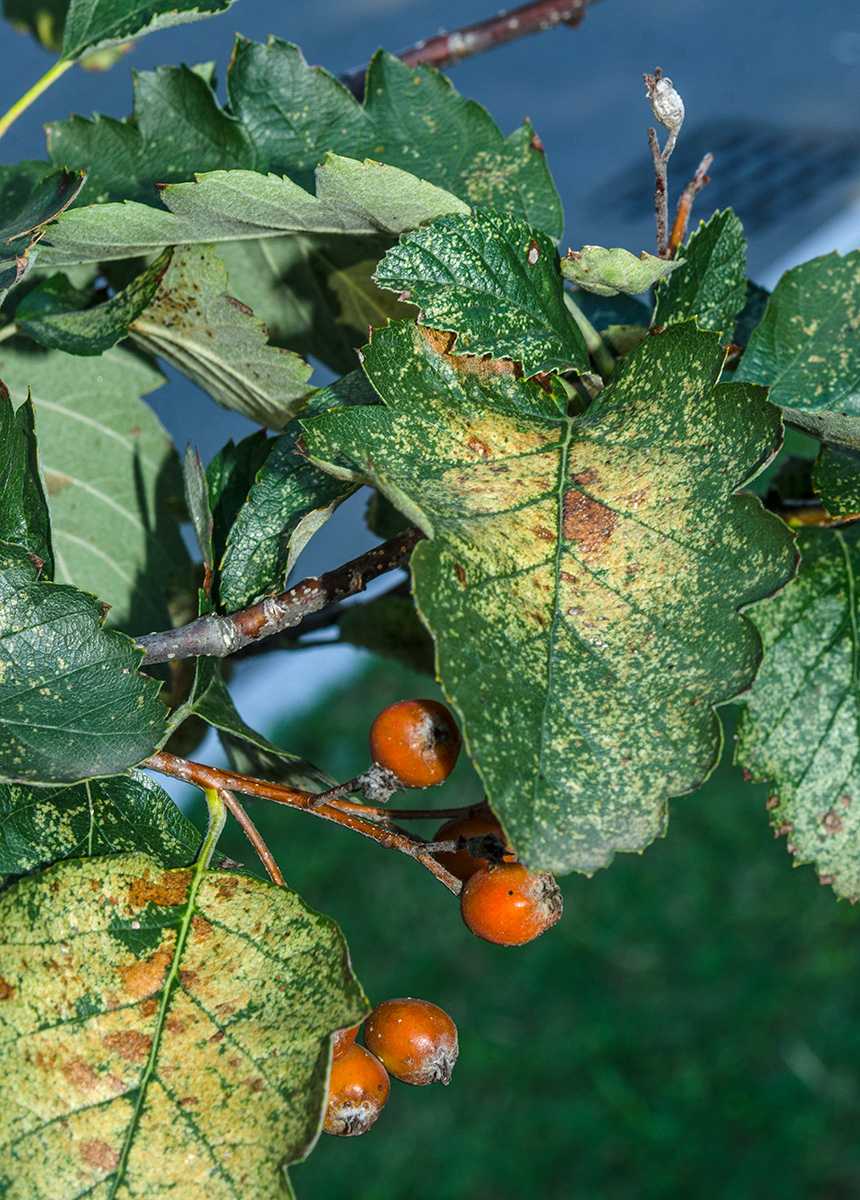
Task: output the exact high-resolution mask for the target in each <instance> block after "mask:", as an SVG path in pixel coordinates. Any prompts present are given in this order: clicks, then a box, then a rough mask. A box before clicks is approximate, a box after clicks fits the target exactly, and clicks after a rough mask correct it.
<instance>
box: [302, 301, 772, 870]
mask: <svg viewBox="0 0 860 1200" xmlns="http://www.w3.org/2000/svg"><path fill="white" fill-rule="evenodd" d="M435 346H439V347H440V349H441V348H443V346H444V339H442V338H440V335H438V334H434V333H431V332H428V331H424V332H422V331H421V330H420V329H419V328H418V327H416V326H410V325H400V326H392V327H390V328H389V329H387V330H384V331H382V332H380V333H377V334H375V335H374V338H373V342H372V344H371V346H370V347H369V348H368V349H367V351H366V358H365V370H366V371H367V373H368V375H369V377H370V379H371V382H372V383H373V385H374V387H375V388H376V390H377V391H378V392H379V394H380V396H381V397H382V398H383V399H384V401H385V405H386V407H382V406H379V407H373V406H371V407H364V408H362V409H351V410H339V411H335V412H331V413H328V414H326V415H325V416H322V417H319V418H317V419H316V420H314V421H309V422H307V425H306V429H307V432H306V441H307V445H308V449H309V452H310V454H311V457H312V458H313V459H314V460H315V461H318V462H320V463H321V464H322V465H325V466H326V467H327V469H329V470H331V471H333V472H335V473H341V474H344V475H352V476H354V477H358V478H362V479H367V480H370V481H371V482H373V484H374V485H375V486H376V487H378V488H379V489H380V490H381V491H383V492H384V493H385V494H386V495H387V496H388V497H389V498H390V499H391V500H392V501H393V502H394V503H395V504H397V506H398V507H399V508H400V509H401V510H402V511H404V512H405V513H407V514H408V515H409V516H410V518H411V519H412V520H414V521H416V522H417V523H418V524H419V525H420V526H421V528H422V529H424V530H425V531H426V533H427V534H428V537H429V539H430V540H428V541H426V542H422V543H421V544H420V545H419V546H418V547H417V549H416V551H415V553H414V555H413V558H412V568H413V575H414V590H415V597H416V600H417V603H418V607H419V610H420V612H421V613H422V616H423V618H424V620H425V622H426V623H427V625H428V627H429V628H430V630H431V632H432V633H433V635H434V637H435V639H436V649H437V668H438V672H439V674H440V676H441V680H442V684H443V687H444V689H445V691H446V693H447V695H448V697H449V698H450V700H451V701H452V703H453V704H454V705H455V706H456V707H457V709H458V710H459V712H460V713H461V715H462V717H463V721H464V724H465V732H466V740H467V743H468V746H469V749H470V751H471V753H472V755H473V757H474V759H475V762H476V765H477V767H478V770H479V771H480V773H481V775H482V777H483V780H484V782H485V785H486V787H487V790H488V793H489V796H490V799H491V801H492V804H493V806H494V807H495V808H496V810H497V812H498V813H499V815H500V816H501V818H502V821H503V823H504V826H505V829H506V831H507V832H508V834H509V836H510V837H511V838H512V840H513V845H514V846H515V848H516V850H517V851H518V853H519V854H520V855H521V856H523V857H524V858H525V859H526V860H527V861H528V862H529V863H530V864H533V865H537V866H541V867H546V868H550V869H552V870H555V871H566V870H580V871H593V870H595V869H596V868H597V867H600V866H603V865H605V864H606V863H607V862H608V861H609V860H610V858H611V857H612V854H613V852H614V851H615V850H619V849H620V850H638V849H641V848H642V847H643V846H645V845H647V843H648V842H649V841H651V840H652V839H653V838H654V837H655V836H656V835H658V834H659V833H660V832H661V831H662V830H663V827H664V822H665V811H666V799H667V797H668V796H671V795H677V794H679V793H681V792H684V791H688V790H690V789H691V788H694V787H696V786H698V784H700V783H701V782H702V780H703V779H704V778H705V777H706V776H707V774H708V773H709V771H710V770H711V769H712V767H713V765H714V763H715V761H716V758H717V756H718V752H719V746H720V736H721V735H720V727H719V721H718V719H717V717H716V714H715V712H714V710H713V706H714V705H715V704H719V703H721V702H723V701H725V700H727V699H729V698H730V697H731V696H733V695H736V694H737V693H738V692H739V691H741V690H742V689H743V688H745V687H746V686H748V684H749V683H750V681H751V680H752V678H753V675H754V673H755V670H756V667H757V665H758V662H759V659H760V656H761V645H760V641H759V638H758V635H757V633H756V631H755V629H754V627H753V625H752V624H751V622H749V621H748V620H747V619H746V618H745V617H744V616H742V615H741V613H740V609H741V608H742V607H743V606H744V605H746V604H749V603H751V602H752V601H753V600H755V599H758V598H761V597H763V596H766V595H769V594H771V593H772V592H773V591H775V590H776V589H777V588H778V587H780V586H781V585H782V584H783V583H784V582H785V581H786V579H787V578H788V577H789V576H790V574H791V571H792V569H793V565H794V550H793V546H792V539H791V535H790V534H789V532H788V530H787V529H786V527H785V526H784V525H783V524H782V522H780V521H779V520H778V519H776V518H775V517H773V516H772V515H770V514H768V513H766V512H765V511H764V510H763V509H762V506H761V504H760V502H759V500H758V499H757V498H755V497H753V496H749V495H737V494H736V489H737V488H739V487H740V486H741V485H742V484H743V483H744V482H745V481H746V480H747V479H749V478H750V477H751V476H753V475H754V474H755V473H756V472H757V471H758V470H759V469H760V468H761V467H762V466H763V464H765V463H766V462H767V461H768V460H769V459H770V458H771V456H772V455H773V454H774V453H775V451H776V450H777V449H778V447H779V445H780V442H781V429H780V419H779V413H778V411H777V410H776V409H775V408H774V407H773V406H772V405H770V404H769V403H768V402H767V400H766V398H765V393H764V391H763V389H761V388H756V387H752V386H750V385H743V386H741V385H738V384H733V383H730V384H720V385H717V379H718V377H719V374H720V369H721V365H722V360H723V352H722V350H721V349H720V346H719V339H718V337H717V335H716V334H712V333H706V332H703V331H701V330H697V329H696V328H695V326H694V324H693V323H687V324H682V325H678V326H674V327H673V328H672V329H670V330H668V331H667V332H665V333H663V334H661V335H659V336H651V337H649V338H646V339H645V340H644V341H643V342H641V343H640V344H639V345H638V346H637V347H635V348H634V349H633V350H632V351H631V353H630V355H629V356H628V358H627V359H626V360H625V362H624V363H623V364H622V365H621V366H620V368H619V369H618V370H617V372H616V374H615V375H613V378H612V381H611V383H610V384H609V386H608V387H607V388H606V389H605V390H604V391H603V392H602V393H601V395H600V396H599V397H598V398H597V400H596V401H595V402H594V403H593V404H592V406H591V407H590V408H589V409H588V410H587V411H586V412H585V414H583V415H581V416H572V417H566V416H560V415H559V414H558V412H557V410H556V411H555V412H553V409H552V405H551V401H550V397H549V396H547V395H546V393H544V392H543V391H541V389H540V388H539V387H537V386H536V385H534V384H530V383H528V382H526V381H523V380H518V379H516V378H515V377H514V376H513V375H511V374H494V371H498V370H500V369H502V364H499V363H495V364H494V363H491V362H487V361H483V360H479V361H478V362H476V360H474V359H459V358H457V357H456V356H452V355H450V354H445V353H440V352H439V350H437V349H436V348H434V347H435ZM715 385H716V386H715Z"/></svg>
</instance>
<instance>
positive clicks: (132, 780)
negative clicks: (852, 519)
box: [0, 771, 200, 886]
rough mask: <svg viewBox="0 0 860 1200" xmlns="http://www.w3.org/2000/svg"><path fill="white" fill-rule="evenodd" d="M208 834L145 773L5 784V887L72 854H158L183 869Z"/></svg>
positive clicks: (0, 806) (0, 813) (0, 802)
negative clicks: (41, 784) (70, 782)
mask: <svg viewBox="0 0 860 1200" xmlns="http://www.w3.org/2000/svg"><path fill="white" fill-rule="evenodd" d="M199 848H200V834H199V833H198V831H197V829H196V828H195V827H194V825H192V824H191V822H190V821H189V820H188V818H187V817H184V816H183V815H182V813H181V812H180V811H179V809H178V808H177V807H176V805H175V804H174V803H173V801H172V800H171V799H170V797H169V796H168V794H167V793H166V792H165V791H164V789H163V788H161V787H160V786H159V785H158V784H157V783H155V781H154V780H152V779H150V778H149V776H148V775H144V774H143V772H142V771H132V772H131V773H130V774H129V775H116V776H113V777H112V778H109V779H90V780H87V781H86V782H85V783H79V784H75V785H74V786H72V787H61V788H56V789H51V788H31V787H24V786H21V785H20V784H14V783H13V784H0V885H3V886H5V885H6V884H8V883H11V882H12V881H13V880H14V879H15V878H16V877H17V876H19V875H28V874H30V873H31V872H33V871H37V870H41V869H42V868H43V867H47V866H50V865H51V864H52V863H55V862H60V861H61V860H62V859H65V858H82V857H92V856H93V855H102V854H130V853H134V852H140V853H145V854H149V855H151V856H152V857H153V858H155V859H156V861H157V862H158V863H159V865H160V866H162V867H181V866H184V865H185V864H186V863H189V862H191V861H192V859H193V858H194V857H195V855H196V854H197V851H198V850H199Z"/></svg>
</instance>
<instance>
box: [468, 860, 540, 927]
mask: <svg viewBox="0 0 860 1200" xmlns="http://www.w3.org/2000/svg"><path fill="white" fill-rule="evenodd" d="M561 909H562V901H561V892H560V891H559V888H558V884H557V883H556V882H555V880H554V879H553V877H552V875H550V874H548V873H547V872H546V871H534V872H532V871H529V870H528V869H527V868H526V867H524V866H523V864H522V863H503V864H502V865H501V866H499V867H482V868H481V870H479V871H476V872H475V874H474V875H472V876H471V877H470V878H469V879H468V880H467V881H466V882H465V883H464V884H463V890H462V892H461V893H460V912H461V913H462V915H463V920H464V921H465V922H466V925H467V926H468V928H469V929H470V930H471V931H472V933H474V934H475V935H476V936H477V937H479V938H483V939H484V941H486V942H495V943H496V945H498V946H522V945H525V943H526V942H531V941H533V940H534V938H536V937H537V936H538V935H539V934H541V933H543V932H544V930H545V929H549V927H550V925H554V924H555V923H556V921H557V920H558V919H559V917H560V916H561Z"/></svg>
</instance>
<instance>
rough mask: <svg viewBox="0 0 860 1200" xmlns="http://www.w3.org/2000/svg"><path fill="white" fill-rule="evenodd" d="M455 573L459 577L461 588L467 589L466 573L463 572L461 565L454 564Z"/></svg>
mask: <svg viewBox="0 0 860 1200" xmlns="http://www.w3.org/2000/svg"><path fill="white" fill-rule="evenodd" d="M454 571H455V573H456V575H457V578H458V579H459V581H460V586H461V587H465V586H466V572H465V571H464V570H463V568H462V567H461V566H460V564H459V563H454Z"/></svg>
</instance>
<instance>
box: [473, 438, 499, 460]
mask: <svg viewBox="0 0 860 1200" xmlns="http://www.w3.org/2000/svg"><path fill="white" fill-rule="evenodd" d="M466 445H467V446H468V447H469V449H470V450H471V451H472V453H473V454H480V456H481V458H492V456H493V452H492V450H491V449H490V447H489V446H488V445H487V443H486V442H485V441H482V440H481V438H479V437H474V436H472V437H470V438H469V440H468V442H466Z"/></svg>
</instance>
